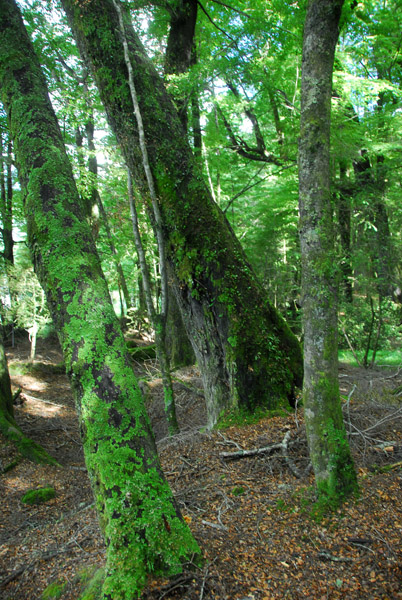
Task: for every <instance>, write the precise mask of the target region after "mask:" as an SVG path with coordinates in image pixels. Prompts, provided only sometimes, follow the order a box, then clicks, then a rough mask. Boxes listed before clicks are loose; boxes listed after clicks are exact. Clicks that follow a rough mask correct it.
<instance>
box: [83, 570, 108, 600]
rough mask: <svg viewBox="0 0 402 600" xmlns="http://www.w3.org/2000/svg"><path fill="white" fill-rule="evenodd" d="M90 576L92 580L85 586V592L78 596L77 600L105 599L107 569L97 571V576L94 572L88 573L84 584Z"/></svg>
mask: <svg viewBox="0 0 402 600" xmlns="http://www.w3.org/2000/svg"><path fill="white" fill-rule="evenodd" d="M88 574H90V576H91V579H90V581H89V583H87V585H85V587H84V589H83V591H82V592H81V594H80V595H79V596H78V598H77V600H102V598H103V592H102V588H103V582H104V580H105V569H104V568H102V569H97V570H96V571H95V574H93V572H92V573H91V572H89V573H88V572H86V573H85V577H84V578H83V580H82V582H83V583H84V582H85V583H86V582H87V576H88Z"/></svg>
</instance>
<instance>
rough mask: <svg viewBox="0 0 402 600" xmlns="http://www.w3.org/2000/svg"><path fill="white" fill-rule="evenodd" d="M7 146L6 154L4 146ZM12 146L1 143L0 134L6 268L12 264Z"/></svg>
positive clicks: (0, 204)
mask: <svg viewBox="0 0 402 600" xmlns="http://www.w3.org/2000/svg"><path fill="white" fill-rule="evenodd" d="M6 145H7V154H5V146H6ZM11 166H12V144H11V141H10V140H8V141H7V144H6V143H3V136H2V134H0V216H1V221H2V228H1V235H2V238H3V246H4V250H3V256H4V260H5V261H6V267H7V266H9V265H13V264H14V240H13V179H12V170H11Z"/></svg>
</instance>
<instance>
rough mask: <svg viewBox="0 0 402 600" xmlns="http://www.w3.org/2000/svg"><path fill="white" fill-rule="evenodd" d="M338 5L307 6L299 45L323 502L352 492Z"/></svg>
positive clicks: (308, 337) (312, 395) (309, 316)
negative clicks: (339, 215)
mask: <svg viewBox="0 0 402 600" xmlns="http://www.w3.org/2000/svg"><path fill="white" fill-rule="evenodd" d="M342 5H343V0H310V2H309V4H308V9H307V16H306V22H305V28H304V38H303V59H302V87H301V124H300V143H299V204H300V240H301V256H302V306H303V321H304V385H303V400H304V407H305V408H304V410H305V420H306V429H307V438H308V443H309V449H310V456H311V462H312V464H313V468H314V473H315V478H316V484H317V489H318V492H319V494H320V495H321V497H322V498H324V499H326V500H328V501H329V502H330V503H331V504H332V503H333V504H334V505H336V504H338V503H339V502H340V501H341V500H342V499H343V498H344V497H347V496H349V495H350V494H352V493H353V492H355V491H356V489H357V483H356V474H355V471H354V466H353V461H352V458H351V455H350V451H349V445H348V442H347V438H346V432H345V428H344V424H343V417H342V410H341V404H340V395H339V383H338V344H337V278H338V274H337V270H336V262H335V254H334V240H333V230H332V209H331V196H330V170H329V147H330V114H331V92H332V70H333V61H334V52H335V46H336V43H337V40H338V35H339V30H338V27H339V19H340V15H341V11H342Z"/></svg>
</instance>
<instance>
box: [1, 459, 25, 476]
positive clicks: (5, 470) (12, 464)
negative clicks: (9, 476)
mask: <svg viewBox="0 0 402 600" xmlns="http://www.w3.org/2000/svg"><path fill="white" fill-rule="evenodd" d="M21 460H22V456H18V457H17V458H15V459H14V460H12V461H11V462H10V463H8V465H6V466H5V467H4V468H3V473H8V472H9V471H12V470H13V469H15V467H16V466H17V465H19V464H20V462H21Z"/></svg>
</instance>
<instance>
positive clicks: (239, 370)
mask: <svg viewBox="0 0 402 600" xmlns="http://www.w3.org/2000/svg"><path fill="white" fill-rule="evenodd" d="M63 6H64V8H65V10H66V12H67V15H68V18H69V21H70V23H71V26H72V28H73V31H74V34H75V37H76V40H77V42H78V45H79V47H80V50H81V52H82V54H83V56H84V59H85V60H86V62H87V63H88V65H89V66H90V67H91V70H92V73H93V76H94V78H95V81H96V83H97V85H98V88H99V91H100V94H101V98H102V101H103V103H104V106H105V108H106V111H107V114H108V119H109V122H110V124H111V126H112V129H113V130H114V132H115V134H116V137H117V139H118V141H119V143H120V145H121V148H122V152H123V155H124V157H125V160H126V162H127V165H128V167H129V169H130V171H131V172H132V174H133V176H134V178H135V180H136V181H137V185H138V186H139V187H142V188H143V189H144V185H143V182H144V176H143V173H142V170H141V169H140V168H139V165H141V162H142V161H141V157H140V156H139V145H138V131H137V126H136V122H135V118H134V115H133V104H132V101H131V97H130V89H129V86H128V81H127V67H126V63H125V60H124V50H123V44H122V39H121V37H120V35H119V25H118V15H117V13H116V10H115V8H114V6H113V0H99V2H83V1H82V0H79V1H78V2H77V1H75V0H63ZM125 36H126V38H127V40H128V46H129V54H130V60H131V63H132V69H133V77H134V81H135V87H136V89H137V93H138V100H139V105H140V110H141V114H142V118H143V122H144V130H145V138H146V140H145V141H146V145H147V150H148V155H149V163H150V167H151V171H152V175H153V179H154V181H155V188H156V193H157V197H158V200H159V202H160V209H161V214H162V222H163V233H164V236H165V243H166V244H165V245H166V249H167V260H168V263H169V265H170V268H171V272H172V273H173V276H174V280H173V288H174V292H175V295H176V298H177V301H178V304H179V306H180V309H181V312H182V314H183V318H184V320H185V323H186V328H187V331H188V333H189V335H190V339H191V341H192V344H193V348H194V351H195V354H196V357H197V360H198V363H199V365H200V368H201V371H202V376H203V380H204V386H205V391H206V398H207V409H208V419H209V424H210V425H213V424H214V423H215V422H216V420H217V418H218V416H219V414H220V413H221V412H222V410H224V409H225V408H228V407H233V406H236V405H242V406H244V407H247V408H249V409H250V410H251V409H253V408H254V407H255V406H256V405H258V404H260V405H265V406H268V407H273V406H275V405H276V404H277V402H278V401H279V400H282V399H284V398H286V397H288V398H291V397H292V394H293V388H294V386H295V385H300V384H301V379H302V359H301V350H300V346H299V343H298V341H297V339H296V338H295V336H294V335H293V334H292V333H291V332H290V330H289V328H288V327H287V325H286V324H285V322H284V321H283V319H282V318H281V317H280V316H279V314H278V313H277V312H276V311H275V309H274V308H273V307H272V306H271V305H270V303H269V302H268V300H267V299H266V298H265V294H264V291H263V290H262V288H261V286H260V284H259V282H258V281H257V280H256V277H255V275H254V273H253V271H252V269H251V267H250V265H249V263H248V262H247V260H246V258H245V255H244V252H243V250H242V248H241V245H240V243H239V242H238V240H237V239H236V238H235V236H234V234H233V232H232V230H231V228H230V226H229V224H228V222H227V220H226V218H225V217H224V215H223V214H222V212H221V211H220V209H219V208H218V207H217V206H216V204H215V203H214V202H213V200H212V198H211V196H210V194H209V192H208V190H207V188H206V186H205V185H204V182H203V180H202V177H201V175H200V173H199V171H198V169H197V167H196V165H195V161H194V158H193V156H192V153H191V150H190V148H189V145H188V142H187V139H186V135H185V133H184V131H183V128H182V125H181V123H180V121H179V119H178V116H177V112H176V110H175V108H174V106H173V105H172V102H171V100H170V98H169V96H168V95H167V94H166V91H165V89H164V86H163V82H162V80H161V78H160V77H159V75H158V74H157V73H156V71H155V69H154V67H153V65H152V63H151V61H150V60H149V59H148V58H147V56H146V55H145V52H144V49H143V47H142V44H141V42H140V40H139V38H138V36H137V35H136V33H135V32H134V30H133V28H132V25H131V21H130V19H129V17H128V16H126V20H125Z"/></svg>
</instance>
